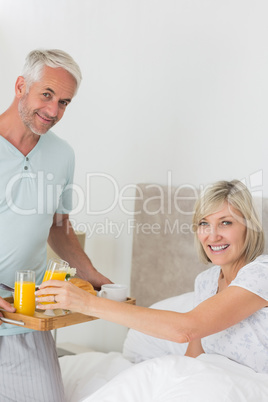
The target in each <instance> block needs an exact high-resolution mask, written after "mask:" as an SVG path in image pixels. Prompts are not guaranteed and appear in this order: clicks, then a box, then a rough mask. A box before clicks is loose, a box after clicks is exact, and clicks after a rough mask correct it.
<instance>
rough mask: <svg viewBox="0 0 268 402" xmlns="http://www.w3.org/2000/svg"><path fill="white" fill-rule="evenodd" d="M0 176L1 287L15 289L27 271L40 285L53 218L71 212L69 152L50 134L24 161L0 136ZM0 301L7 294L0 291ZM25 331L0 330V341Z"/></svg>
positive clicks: (4, 326) (71, 163)
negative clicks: (17, 276)
mask: <svg viewBox="0 0 268 402" xmlns="http://www.w3.org/2000/svg"><path fill="white" fill-rule="evenodd" d="M0 174H1V180H0V239H1V240H0V282H4V283H6V284H8V285H10V286H14V281H15V272H16V271H18V270H25V269H31V270H34V271H35V272H36V283H37V284H39V283H41V281H42V279H43V275H44V272H45V268H46V247H47V246H46V244H47V238H48V235H49V230H50V227H51V225H52V222H53V216H54V214H55V212H57V213H59V214H63V213H69V212H70V211H71V209H72V190H71V187H72V182H73V174H74V152H73V149H72V148H71V147H70V146H69V145H68V144H67V142H66V141H64V140H62V139H61V138H59V137H57V136H56V135H55V134H54V133H52V132H51V131H49V132H47V133H46V134H43V135H42V136H41V137H40V139H39V141H38V143H37V144H36V146H35V147H34V148H33V149H32V150H31V152H30V153H29V154H28V155H27V156H24V155H23V154H22V153H21V152H20V151H19V150H18V149H17V148H16V147H14V146H13V145H12V144H11V143H10V142H9V141H7V140H6V139H5V138H3V137H2V136H0ZM0 296H1V297H8V296H10V293H8V292H5V291H2V290H1V291H0ZM27 331H29V330H27V329H23V328H21V327H18V326H14V325H12V326H11V325H9V324H5V323H3V324H2V325H1V326H0V336H1V335H12V334H18V333H22V332H27Z"/></svg>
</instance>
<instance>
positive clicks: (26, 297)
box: [14, 270, 35, 315]
mask: <svg viewBox="0 0 268 402" xmlns="http://www.w3.org/2000/svg"><path fill="white" fill-rule="evenodd" d="M14 307H15V308H16V312H17V313H21V314H25V315H34V311H35V272H34V271H30V270H25V271H17V272H16V278H15V291H14Z"/></svg>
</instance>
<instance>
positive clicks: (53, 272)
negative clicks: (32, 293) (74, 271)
mask: <svg viewBox="0 0 268 402" xmlns="http://www.w3.org/2000/svg"><path fill="white" fill-rule="evenodd" d="M68 267H69V263H68V262H67V261H64V260H61V259H60V258H51V260H49V261H48V264H47V269H46V272H45V275H44V278H43V282H46V281H49V280H50V279H56V280H58V281H64V279H65V276H66V275H67V271H68ZM46 296H49V295H46ZM42 304H52V302H42Z"/></svg>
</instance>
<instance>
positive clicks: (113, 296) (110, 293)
mask: <svg viewBox="0 0 268 402" xmlns="http://www.w3.org/2000/svg"><path fill="white" fill-rule="evenodd" d="M127 295H128V287H127V286H126V285H120V284H117V283H109V284H105V285H102V287H101V290H100V291H99V293H98V296H99V297H104V298H105V299H110V300H115V301H120V302H121V301H125V300H127Z"/></svg>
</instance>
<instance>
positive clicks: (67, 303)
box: [35, 280, 96, 314]
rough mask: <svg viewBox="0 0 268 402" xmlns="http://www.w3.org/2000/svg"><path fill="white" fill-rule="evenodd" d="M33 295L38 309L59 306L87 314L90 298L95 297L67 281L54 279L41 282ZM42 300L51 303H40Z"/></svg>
mask: <svg viewBox="0 0 268 402" xmlns="http://www.w3.org/2000/svg"><path fill="white" fill-rule="evenodd" d="M35 295H36V301H37V303H38V305H37V308H38V309H40V310H55V309H58V308H61V309H64V310H71V311H73V312H79V313H83V314H89V309H90V304H91V301H92V298H94V297H96V296H93V295H91V294H90V293H88V292H86V291H85V290H82V289H79V288H78V287H77V286H75V285H73V284H72V283H70V282H68V281H56V280H50V281H46V282H43V283H42V284H41V285H40V286H39V290H38V291H36V292H35ZM42 302H46V303H49V302H50V303H53V304H40V303H42Z"/></svg>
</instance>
